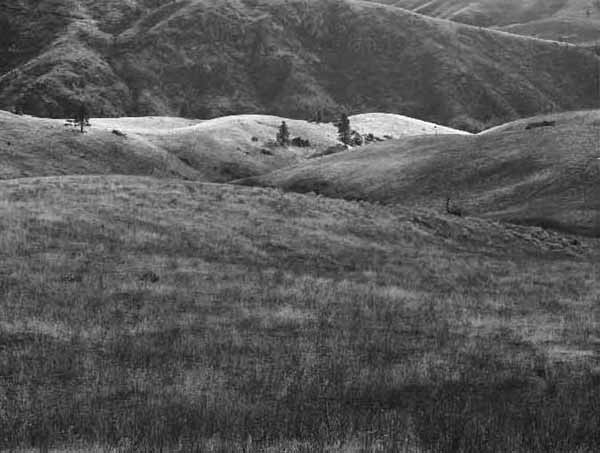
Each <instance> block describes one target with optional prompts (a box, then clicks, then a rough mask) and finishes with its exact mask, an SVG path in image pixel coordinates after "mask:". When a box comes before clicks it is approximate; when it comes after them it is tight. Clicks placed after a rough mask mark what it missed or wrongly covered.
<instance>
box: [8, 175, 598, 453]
mask: <svg viewBox="0 0 600 453" xmlns="http://www.w3.org/2000/svg"><path fill="white" fill-rule="evenodd" d="M597 251H598V242H594V241H593V240H587V239H583V238H576V237H574V236H563V235H558V234H553V233H548V232H544V231H543V230H541V229H536V228H526V227H518V226H511V225H504V224H500V223H495V222H489V221H484V220H478V219H470V218H466V219H459V218H452V217H447V216H442V215H439V214H437V213H435V212H433V211H425V210H423V211H420V210H414V209H411V210H408V209H403V208H390V207H384V206H379V205H375V204H369V203H362V202H361V203H357V202H347V201H343V200H332V199H327V198H324V197H317V196H314V195H298V194H286V193H282V192H280V191H277V190H272V189H261V188H247V187H235V186H228V185H217V184H202V183H184V182H179V181H165V180H156V179H152V178H143V177H117V176H114V177H112V176H111V177H100V176H97V177H62V178H61V177H56V178H36V179H22V180H12V181H4V182H0V313H1V316H0V450H8V451H10V450H28V449H41V450H46V449H56V450H60V451H92V450H93V451H105V450H112V451H215V452H216V451H222V452H234V451H240V452H242V451H244V452H258V451H271V452H279V451H288V452H314V451H327V452H362V451H369V452H375V451H378V452H383V451H400V452H402V451H405V452H500V451H503V452H505V451H512V452H567V451H569V452H570V451H574V452H580V453H583V452H593V451H598V448H599V446H600V430H599V429H598V426H600V362H599V360H598V351H599V349H600V328H599V327H600V326H599V322H600V316H599V315H600V304H599V302H600V299H599V294H600V281H599V279H598V268H597V265H595V262H597V258H598V253H597Z"/></svg>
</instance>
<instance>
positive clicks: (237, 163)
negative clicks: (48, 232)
mask: <svg viewBox="0 0 600 453" xmlns="http://www.w3.org/2000/svg"><path fill="white" fill-rule="evenodd" d="M284 120H285V121H286V122H287V124H288V128H289V131H290V137H291V138H293V137H301V138H303V139H307V140H309V142H310V146H309V147H307V148H297V147H293V146H290V147H279V146H273V144H272V143H271V142H273V140H274V139H275V137H276V135H277V131H278V128H279V126H280V124H281V122H282V121H284ZM350 120H351V125H352V127H353V128H354V129H356V130H358V131H359V132H361V133H364V134H367V133H369V132H373V133H376V134H377V135H378V136H380V137H385V136H389V137H400V136H409V135H417V134H418V135H421V134H435V133H438V132H440V131H444V132H445V133H463V132H461V131H456V130H453V129H448V128H443V127H442V126H438V125H434V124H430V123H426V122H423V121H419V120H415V119H412V118H406V117H401V116H398V115H382V114H362V115H359V116H356V117H350ZM91 123H92V126H91V127H90V128H88V129H86V133H85V134H83V135H82V134H81V133H79V132H78V130H75V129H73V128H72V127H65V125H64V124H65V123H64V121H61V120H52V119H41V118H35V117H30V116H18V115H13V114H11V113H8V112H2V111H0V179H9V178H19V177H27V176H51V175H64V174H130V175H154V176H161V177H176V178H183V179H193V180H201V181H215V182H223V181H230V180H232V179H238V178H243V177H247V176H254V175H260V174H263V173H267V172H269V171H272V170H275V169H277V168H282V167H286V166H289V165H292V164H294V163H298V162H300V161H303V160H305V158H306V157H308V156H311V155H313V154H316V153H317V154H318V153H321V152H323V151H324V150H326V149H327V148H329V147H330V146H333V145H336V144H338V143H339V142H338V138H337V129H336V127H335V126H334V125H332V124H329V123H320V124H316V123H309V122H306V121H301V120H292V119H288V118H281V117H276V116H266V115H236V116H229V117H222V118H216V119H213V120H207V121H202V120H189V119H184V118H175V117H136V118H92V120H91ZM115 132H117V133H115Z"/></svg>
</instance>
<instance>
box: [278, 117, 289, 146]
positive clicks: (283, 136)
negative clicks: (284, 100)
mask: <svg viewBox="0 0 600 453" xmlns="http://www.w3.org/2000/svg"><path fill="white" fill-rule="evenodd" d="M277 143H278V144H280V145H281V146H287V145H289V144H290V131H289V129H288V126H287V124H286V122H285V121H282V122H281V126H279V132H277Z"/></svg>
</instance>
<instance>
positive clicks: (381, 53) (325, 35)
mask: <svg viewBox="0 0 600 453" xmlns="http://www.w3.org/2000/svg"><path fill="white" fill-rule="evenodd" d="M6 1H7V0H3V3H1V4H0V5H4V6H3V7H2V8H0V15H3V17H4V19H0V20H4V21H5V22H6V21H7V20H10V21H13V19H14V20H15V23H16V24H17V25H15V30H17V31H16V32H15V36H17V41H16V42H18V43H20V42H22V41H23V42H25V41H26V40H25V41H24V40H23V39H22V36H23V34H26V33H27V32H31V30H30V28H31V27H37V28H41V29H44V30H47V33H46V35H47V37H46V39H45V40H44V42H43V45H42V44H39V43H38V45H37V47H36V46H34V47H32V48H31V49H29V48H27V49H22V48H20V47H19V46H16V47H15V44H14V42H12V43H9V42H7V43H5V44H4V54H5V55H10V56H11V58H9V59H8V60H7V61H9V62H8V63H7V64H5V66H4V69H3V72H4V74H3V75H2V76H0V106H4V107H5V108H9V107H12V106H18V107H19V106H20V107H21V108H23V110H24V111H25V112H26V113H33V114H37V115H41V116H53V117H64V116H66V115H68V114H70V112H71V111H72V110H73V109H74V108H75V106H76V105H77V104H78V103H79V102H80V100H85V101H87V102H88V103H89V104H90V105H91V106H92V109H93V111H94V113H95V115H96V116H115V115H116V116H123V115H125V114H130V115H154V114H161V115H182V116H190V117H200V118H206V117H212V116H219V115H225V114H233V113H245V112H253V113H256V112H262V113H272V114H277V115H282V116H288V117H290V116H291V117H303V118H306V117H311V116H313V115H314V114H315V112H316V111H319V110H320V111H323V112H324V113H325V117H326V118H328V119H332V118H333V116H334V115H336V116H337V114H338V113H339V111H340V110H347V111H350V112H356V113H359V112H365V111H380V112H393V113H401V114H404V115H407V116H411V117H417V118H422V119H425V120H429V121H434V122H437V123H440V124H446V125H450V126H453V127H458V128H468V129H470V130H480V129H481V128H483V126H484V125H489V124H498V123H501V122H503V121H505V120H509V119H515V118H517V117H521V116H526V115H532V114H535V113H538V112H543V111H548V110H552V109H555V110H569V109H576V108H587V107H592V106H593V105H595V104H594V103H595V99H596V98H597V89H596V88H597V87H596V82H595V80H596V77H595V74H596V69H597V64H598V60H597V58H596V57H595V56H593V55H592V54H591V53H590V52H588V51H584V50H582V49H577V48H575V47H572V46H566V45H565V46H559V45H556V44H554V43H550V42H544V41H539V40H530V39H524V38H520V37H517V36H511V35H508V34H503V33H498V32H494V31H489V30H483V29H478V28H474V27H470V26H466V25H461V24H456V23H452V22H448V21H444V20H439V19H433V18H429V17H425V16H422V15H418V14H414V13H411V12H409V11H407V10H404V9H400V8H397V7H395V6H390V5H382V4H378V3H372V2H362V1H357V0H344V1H334V0H329V1H323V2H316V1H314V2H306V1H302V0H292V1H284V0H270V1H268V2H267V1H258V0H244V1H242V0H227V1H222V2H209V1H207V0H193V1H191V0H190V1H172V2H159V1H155V2H150V1H149V0H147V1H130V2H125V3H123V4H121V3H120V2H114V1H111V2H102V3H98V2H92V1H91V0H85V1H80V2H74V1H71V0H53V1H52V2H50V1H49V0H44V1H42V2H26V1H25V0H22V1H20V2H18V3H16V4H14V5H19V6H18V8H21V9H20V11H26V10H27V11H29V12H31V11H33V10H36V8H37V9H40V8H41V5H46V7H47V8H48V7H49V5H51V4H52V5H54V6H53V7H55V10H57V11H63V10H66V11H67V12H68V14H65V15H63V16H60V20H57V22H56V23H55V22H52V24H51V25H47V24H46V23H45V22H43V21H41V19H40V20H39V21H38V22H35V21H34V22H32V24H33V25H29V23H28V22H27V21H24V19H23V17H26V15H24V14H23V15H22V16H23V17H21V16H19V15H18V14H17V13H13V11H15V8H17V6H14V5H13V4H12V3H6ZM7 4H8V5H13V6H11V8H8V7H7V6H6V5H7ZM55 4H56V5H55ZM60 5H62V10H61V9H60V8H59V7H58V6H60ZM18 8H17V9H18ZM65 17H66V18H65ZM15 18H16V19H15ZM25 24H27V25H25ZM9 41H10V40H9ZM7 49H9V50H7Z"/></svg>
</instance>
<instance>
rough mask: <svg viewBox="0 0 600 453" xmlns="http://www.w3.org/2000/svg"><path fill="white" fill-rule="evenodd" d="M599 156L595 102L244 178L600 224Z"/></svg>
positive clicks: (533, 220)
mask: <svg viewBox="0 0 600 453" xmlns="http://www.w3.org/2000/svg"><path fill="white" fill-rule="evenodd" d="M544 121H546V123H544ZM528 126H529V128H528ZM532 126H537V127H532ZM599 158H600V112H598V111H594V112H580V113H572V114H563V115H554V116H548V117H541V118H532V119H529V120H523V121H519V122H517V123H514V124H509V125H505V126H502V127H499V128H496V129H494V130H491V131H489V132H486V133H482V134H479V135H473V136H459V135H453V136H449V135H448V136H428V137H412V138H406V139H401V140H396V141H390V142H387V143H383V144H378V145H373V146H370V147H367V148H364V149H361V150H357V151H353V152H348V153H342V154H338V155H335V156H330V157H326V158H323V159H320V160H318V161H317V162H313V161H311V162H306V163H303V164H301V165H298V166H295V167H292V168H289V169H283V170H279V171H276V172H274V173H271V174H269V175H264V176H260V177H257V178H252V179H249V180H245V181H242V183H244V184H259V185H267V186H276V187H280V188H283V189H286V190H293V191H300V192H311V191H313V192H317V193H320V194H324V195H327V196H334V197H342V198H349V199H366V200H371V201H379V202H383V203H400V204H403V205H418V206H430V207H434V208H437V209H442V210H443V209H444V208H445V202H446V199H447V198H450V199H451V205H450V207H451V208H453V209H456V208H460V209H462V210H463V211H464V212H465V213H467V214H470V215H477V216H487V217H492V218H496V219H503V220H509V221H513V222H517V223H525V224H535V225H540V226H547V227H553V228H557V229H563V230H569V231H576V232H579V233H584V234H600V216H599V215H598V213H599V212H600V186H599V183H598V182H599V181H600V160H599Z"/></svg>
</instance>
